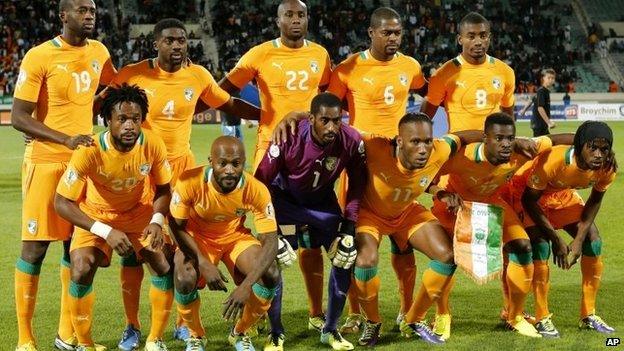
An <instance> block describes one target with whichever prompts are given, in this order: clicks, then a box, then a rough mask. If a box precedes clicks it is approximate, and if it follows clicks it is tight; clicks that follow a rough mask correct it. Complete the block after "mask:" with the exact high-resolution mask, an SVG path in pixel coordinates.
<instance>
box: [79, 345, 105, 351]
mask: <svg viewBox="0 0 624 351" xmlns="http://www.w3.org/2000/svg"><path fill="white" fill-rule="evenodd" d="M106 350H107V348H106V346H104V345H100V344H95V345H93V346H86V345H78V346H76V348H75V349H74V351H106Z"/></svg>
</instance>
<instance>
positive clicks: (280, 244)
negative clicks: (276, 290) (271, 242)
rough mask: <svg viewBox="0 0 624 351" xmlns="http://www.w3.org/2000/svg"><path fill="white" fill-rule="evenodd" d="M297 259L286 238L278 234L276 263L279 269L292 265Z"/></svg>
mask: <svg viewBox="0 0 624 351" xmlns="http://www.w3.org/2000/svg"><path fill="white" fill-rule="evenodd" d="M296 260H297V253H296V252H295V250H293V248H292V246H290V243H288V240H286V239H285V238H284V237H282V236H280V237H279V238H278V239H277V265H278V266H279V268H280V269H284V268H287V267H290V266H292V265H293V264H294V263H295V261H296Z"/></svg>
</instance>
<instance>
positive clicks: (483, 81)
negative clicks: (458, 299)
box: [421, 12, 515, 335]
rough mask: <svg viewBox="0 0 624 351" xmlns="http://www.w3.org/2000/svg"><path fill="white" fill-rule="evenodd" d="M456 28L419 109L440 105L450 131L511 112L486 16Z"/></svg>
mask: <svg viewBox="0 0 624 351" xmlns="http://www.w3.org/2000/svg"><path fill="white" fill-rule="evenodd" d="M458 27H459V34H458V35H457V42H458V43H459V45H461V47H462V51H461V53H460V54H459V55H458V56H457V57H456V58H454V59H452V60H449V61H447V62H446V63H445V64H444V65H442V67H440V68H439V69H438V70H436V72H435V74H434V75H433V76H432V77H431V79H430V82H429V89H428V91H427V96H426V97H425V100H423V104H422V106H421V111H422V112H424V113H426V114H427V115H428V116H429V117H431V118H433V116H434V115H435V113H436V110H437V109H438V106H439V105H441V104H444V108H445V109H446V114H447V116H448V117H447V118H448V125H449V131H450V132H455V131H462V130H483V124H484V122H485V118H486V117H487V116H488V115H489V114H491V113H493V112H499V111H502V112H505V113H507V114H508V115H510V116H513V115H514V95H513V94H514V91H515V75H514V72H513V70H512V69H511V67H509V66H508V65H507V64H505V63H504V62H502V61H500V60H498V59H496V58H494V57H491V56H489V55H488V54H487V50H488V48H489V46H490V40H491V30H490V22H489V21H488V20H487V19H485V18H484V17H483V16H481V15H480V14H478V13H476V12H471V13H469V14H467V15H466V16H464V17H463V18H462V19H461V21H460V22H459V26H458ZM442 180H444V178H443V179H442ZM503 286H505V281H504V279H503ZM503 290H504V291H503V293H504V295H506V289H505V288H504V289H503ZM446 301H448V296H445V297H443V298H441V299H439V300H438V308H437V313H436V317H435V321H436V322H435V324H434V331H435V332H436V333H438V334H441V335H442V334H444V335H447V334H448V333H450V323H451V315H450V313H451V311H450V307H449V306H448V304H445V302H446ZM505 305H507V303H505ZM505 319H507V318H505Z"/></svg>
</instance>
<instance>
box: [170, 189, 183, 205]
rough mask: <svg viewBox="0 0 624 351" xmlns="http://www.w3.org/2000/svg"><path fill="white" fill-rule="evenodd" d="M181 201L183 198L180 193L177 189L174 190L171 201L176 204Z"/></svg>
mask: <svg viewBox="0 0 624 351" xmlns="http://www.w3.org/2000/svg"><path fill="white" fill-rule="evenodd" d="M181 201H182V199H181V198H180V194H178V192H177V191H174V192H173V194H171V203H172V204H174V205H179V204H180V202H181Z"/></svg>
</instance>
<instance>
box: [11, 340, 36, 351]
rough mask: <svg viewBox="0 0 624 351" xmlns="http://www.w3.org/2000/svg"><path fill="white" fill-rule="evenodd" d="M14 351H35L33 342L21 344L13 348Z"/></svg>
mask: <svg viewBox="0 0 624 351" xmlns="http://www.w3.org/2000/svg"><path fill="white" fill-rule="evenodd" d="M15 351H37V346H35V342H34V341H29V342H27V343H25V344H21V345H20V346H17V347H16V348H15Z"/></svg>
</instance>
